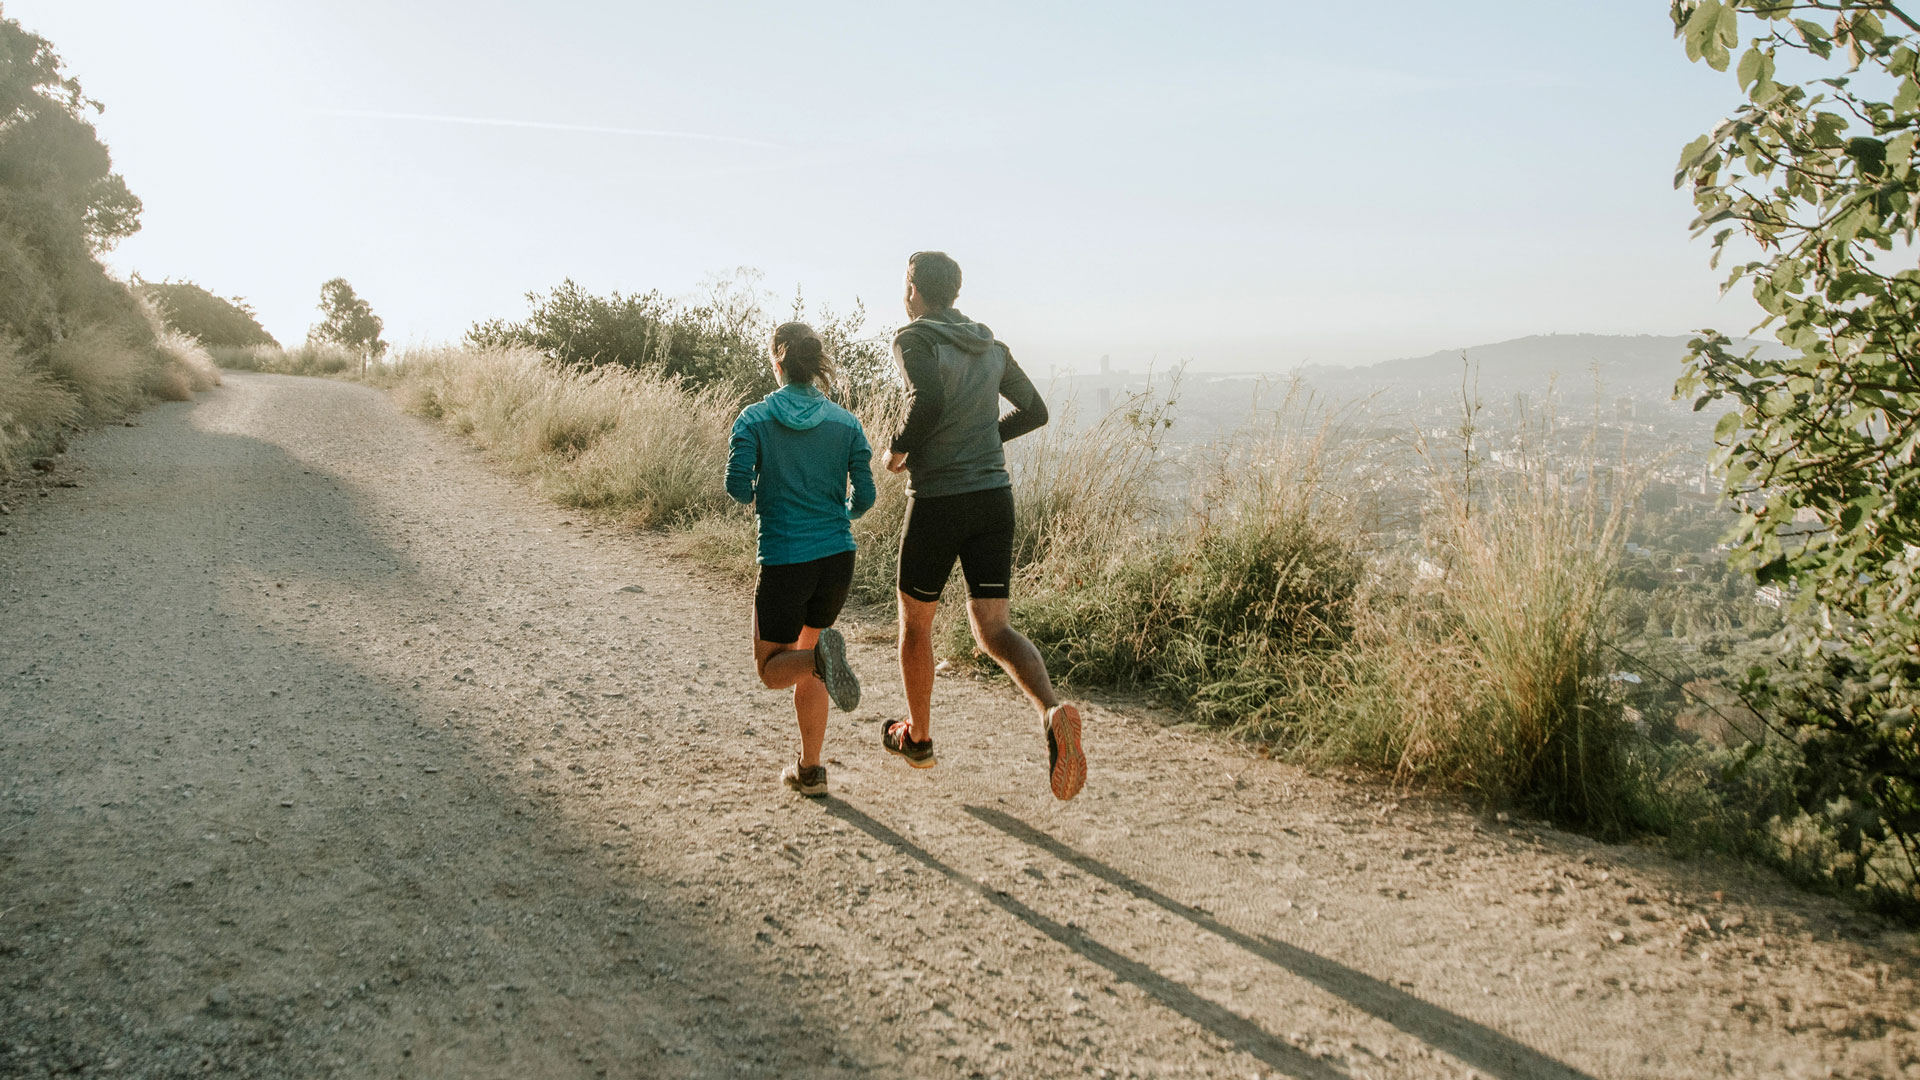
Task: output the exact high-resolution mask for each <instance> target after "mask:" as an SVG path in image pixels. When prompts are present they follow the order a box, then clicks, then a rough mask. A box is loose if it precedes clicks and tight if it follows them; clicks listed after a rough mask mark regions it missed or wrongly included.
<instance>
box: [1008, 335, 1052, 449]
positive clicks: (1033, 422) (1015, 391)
mask: <svg viewBox="0 0 1920 1080" xmlns="http://www.w3.org/2000/svg"><path fill="white" fill-rule="evenodd" d="M1000 347H1001V348H1002V349H1007V347H1006V346H1005V345H1001V346H1000ZM1000 396H1001V397H1003V398H1006V399H1007V400H1008V401H1009V402H1012V403H1013V411H1012V412H1010V413H1008V414H1007V415H1005V416H1003V417H1001V418H1000V441H1001V442H1003V443H1004V442H1012V441H1013V440H1015V439H1017V438H1019V437H1020V436H1022V435H1025V434H1026V433H1027V432H1029V431H1034V430H1036V429H1038V428H1040V427H1043V426H1045V424H1046V422H1047V403H1046V402H1045V401H1042V400H1041V399H1040V391H1038V390H1035V389H1034V388H1033V380H1032V379H1029V378H1027V373H1026V372H1024V371H1021V370H1020V365H1019V364H1018V363H1016V362H1015V361H1014V359H1013V350H1011V349H1007V367H1006V370H1005V371H1003V372H1001V374H1000Z"/></svg>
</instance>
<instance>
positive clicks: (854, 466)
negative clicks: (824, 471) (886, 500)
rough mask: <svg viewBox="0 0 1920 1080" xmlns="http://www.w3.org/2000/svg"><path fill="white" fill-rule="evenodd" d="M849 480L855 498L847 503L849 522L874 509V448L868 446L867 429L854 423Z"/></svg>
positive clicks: (849, 456)
mask: <svg viewBox="0 0 1920 1080" xmlns="http://www.w3.org/2000/svg"><path fill="white" fill-rule="evenodd" d="M848 441H849V443H850V444H851V445H849V446H848V448H847V478H848V479H849V480H852V481H853V498H851V499H849V500H848V501H847V518H848V519H849V520H851V519H853V518H857V517H859V516H860V515H861V514H864V513H866V512H867V511H869V510H871V509H873V500H874V491H873V447H872V446H869V445H868V444H867V432H866V429H864V428H862V427H861V426H860V421H859V420H855V421H854V422H853V438H852V439H850V440H848Z"/></svg>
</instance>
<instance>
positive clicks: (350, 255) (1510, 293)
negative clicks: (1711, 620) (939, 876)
mask: <svg viewBox="0 0 1920 1080" xmlns="http://www.w3.org/2000/svg"><path fill="white" fill-rule="evenodd" d="M5 12H6V14H7V15H8V16H10V17H12V18H17V19H19V20H20V21H21V23H22V24H23V25H24V26H25V27H26V28H27V29H28V30H30V31H33V32H36V33H40V34H42V35H45V36H47V37H48V38H50V39H51V40H52V41H53V42H54V43H55V44H56V46H57V47H58V48H59V50H60V52H61V53H62V55H63V57H64V58H65V60H66V63H67V66H68V69H69V70H70V71H71V72H72V73H73V74H74V75H76V76H77V77H78V78H79V79H80V80H81V81H82V83H83V85H84V86H85V87H86V90H87V92H88V94H89V95H90V96H92V97H96V98H99V99H100V100H102V101H104V102H105V103H106V106H107V111H106V114H105V115H104V116H102V117H100V118H99V119H98V126H99V128H100V130H101V134H102V137H103V138H104V139H105V141H106V142H107V144H108V145H109V146H110V147H111V148H112V150H113V153H114V157H115V162H116V166H117V168H118V169H119V170H120V171H121V172H123V173H124V174H125V176H126V178H127V181H128V183H129V185H130V186H131V187H132V189H133V190H134V192H135V193H136V194H138V195H139V196H140V197H141V198H142V199H143V200H144V202H145V206H146V210H145V214H144V217H143V223H144V227H143V229H142V230H141V232H140V233H139V234H138V235H136V236H134V237H133V238H131V239H130V240H127V241H125V242H124V243H123V244H122V245H121V246H120V247H119V248H118V249H117V250H116V251H115V252H114V253H113V254H112V256H111V259H110V261H111V264H112V265H113V266H114V268H115V269H116V270H117V271H119V272H121V273H127V272H134V271H137V272H138V273H140V274H142V275H144V276H146V277H148V278H153V279H158V278H163V277H172V278H175V279H179V278H186V279H191V280H193V281H195V282H198V283H199V284H201V285H204V286H206V287H207V288H209V289H211V290H213V291H214V292H216V293H219V294H221V295H239V296H244V297H245V298H247V299H248V300H249V301H250V302H251V303H252V304H253V305H254V306H255V307H256V308H257V309H258V311H259V313H260V315H261V318H262V321H263V322H264V323H265V324H266V325H267V327H268V329H269V330H271V331H272V332H273V333H274V334H275V335H276V336H278V337H279V338H280V339H281V341H282V342H284V343H289V344H290V343H292V342H295V341H298V340H300V339H301V338H303V337H304V335H305V332H306V328H307V327H308V325H310V324H311V323H312V322H313V321H314V320H315V319H316V317H317V316H316V314H315V303H316V300H317V298H318V290H319V285H320V283H321V282H322V281H324V280H326V279H327V278H330V277H333V276H336V275H340V276H345V277H346V278H348V279H349V280H350V281H351V282H352V283H353V284H354V286H355V287H356V289H357V290H358V291H359V292H360V294H361V295H363V296H365V297H366V298H367V299H368V300H369V301H371V302H372V304H373V306H374V309H375V310H376V311H377V312H378V313H379V314H380V315H381V316H383V317H384V318H385V319H386V323H387V335H386V336H387V338H388V340H390V341H392V342H394V343H395V344H397V345H407V344H417V343H427V342H436V341H442V340H447V339H451V338H456V337H458V336H459V335H460V334H461V333H462V332H463V331H464V329H465V328H466V327H467V326H468V325H469V324H470V323H472V322H473V321H475V320H478V319H484V318H488V317H493V316H505V317H510V318H511V317H518V316H519V315H521V314H522V313H524V311H525V304H524V301H523V299H522V295H523V294H524V293H526V292H527V291H529V290H544V289H546V288H549V287H551V286H552V285H555V284H557V283H558V282H559V281H560V280H561V279H562V278H565V277H569V276H570V277H572V278H574V279H575V280H576V281H578V282H580V283H581V284H582V285H583V286H585V287H587V288H589V289H591V290H593V291H596V292H605V291H608V290H613V289H619V290H623V291H646V290H649V289H654V288H658V289H661V290H663V291H665V292H667V293H669V294H681V293H687V292H690V291H691V290H693V289H694V288H695V287H696V286H697V285H698V283H699V282H700V281H701V279H702V278H703V277H705V276H707V275H708V274H710V273H713V272H723V271H728V270H730V269H732V268H734V267H738V266H751V267H755V268H758V269H759V270H761V271H764V273H765V284H766V286H767V288H768V289H769V290H770V291H771V292H773V293H775V294H779V295H785V294H789V293H791V292H792V290H793V289H795V288H796V287H798V288H800V289H802V290H803V291H804V292H805V294H806V296H807V297H808V298H809V300H810V301H813V302H826V303H829V304H832V305H834V306H836V307H845V306H847V305H848V304H850V303H851V302H852V301H853V299H854V298H856V297H858V298H860V299H862V300H864V301H865V302H866V304H867V306H868V309H869V311H870V312H871V313H872V314H873V316H874V318H873V320H872V322H873V325H875V326H878V327H882V328H884V327H890V326H892V325H894V324H895V323H897V322H899V321H901V317H900V312H899V300H898V293H899V288H900V286H899V282H900V274H901V267H902V263H903V261H904V257H905V256H906V254H907V253H909V252H911V251H913V250H915V249H918V248H941V249H944V250H947V251H949V252H951V253H953V254H954V255H955V256H956V257H957V258H958V259H959V260H960V262H961V264H962V265H963V266H964V267H965V270H966V274H967V285H966V289H965V292H964V294H963V296H962V298H961V305H960V306H961V307H962V308H964V309H965V310H967V311H968V312H969V313H970V314H973V315H975V316H977V317H979V318H981V319H983V320H984V321H986V322H989V323H990V324H992V325H993V326H994V327H995V329H996V330H997V331H998V332H999V333H1000V334H1001V336H1003V337H1005V338H1006V339H1007V340H1009V341H1010V342H1012V343H1013V344H1014V346H1015V348H1016V349H1017V350H1018V351H1019V353H1020V355H1021V356H1022V357H1023V359H1025V360H1026V362H1027V363H1028V365H1029V366H1030V367H1032V368H1034V369H1035V370H1037V371H1047V370H1049V369H1061V370H1086V369H1088V368H1091V367H1092V366H1094V365H1095V364H1097V363H1098V360H1099V357H1100V356H1102V355H1110V356H1111V357H1112V358H1113V363H1114V364H1115V366H1129V365H1130V366H1135V367H1138V366H1143V365H1145V364H1146V363H1148V362H1151V361H1155V360H1158V361H1159V362H1161V363H1167V362H1172V361H1181V360H1186V361H1191V362H1193V363H1194V364H1195V365H1196V366H1197V367H1199V368H1202V369H1270V368H1280V367H1289V366H1292V365H1295V364H1299V363H1302V362H1316V363H1360V362H1371V361H1377V360H1383V359H1388V358H1391V357H1397V356H1408V355H1417V354H1424V353H1428V352H1431V351H1433V350H1436V349H1441V348H1451V347H1459V346H1466V345H1473V344H1477V343H1481V342H1490V341H1498V340H1503V339H1507V338H1514V337H1519V336H1522V335H1527V334H1535V333H1549V332H1593V333H1609V334H1612V333H1655V334H1676V333H1684V332H1687V331H1689V330H1691V329H1694V328H1697V327H1699V326H1703V325H1716V326H1719V327H1721V328H1723V329H1727V330H1729V331H1732V332H1736V333H1737V332H1743V331H1745V330H1746V329H1747V328H1748V327H1749V326H1750V325H1751V324H1752V322H1753V321H1754V316H1753V308H1752V307H1751V305H1750V303H1749V302H1748V301H1747V300H1746V299H1745V298H1744V297H1741V298H1737V299H1730V300H1728V301H1726V302H1724V303H1722V302H1720V301H1719V298H1718V283H1719V278H1720V275H1719V274H1718V273H1717V272H1715V271H1713V270H1710V269H1709V268H1708V267H1707V265H1706V263H1707V257H1708V252H1707V249H1706V247H1705V245H1704V244H1693V243H1690V242H1689V241H1688V239H1687V224H1688V221H1689V220H1690V217H1691V208H1690V206H1689V204H1688V200H1687V198H1686V197H1685V196H1684V195H1682V194H1680V193H1677V192H1675V191H1673V190H1672V188H1671V176H1672V169H1673V164H1674V161H1675V159H1676V157H1677V155H1678V152H1679V149H1680V147H1681V146H1682V145H1684V144H1685V143H1686V142H1687V141H1688V140H1689V139H1691V138H1693V137H1694V136H1696V135H1698V134H1699V133H1701V132H1702V131H1705V130H1706V129H1707V128H1708V127H1710V126H1711V125H1712V124H1713V122H1714V121H1716V120H1717V119H1718V118H1719V117H1720V116H1722V115H1723V114H1724V113H1725V112H1726V111H1727V110H1728V109H1729V108H1730V107H1731V105H1732V104H1733V90H1732V87H1731V85H1730V84H1729V83H1728V80H1727V79H1726V78H1725V77H1723V76H1718V75H1716V74H1715V73H1713V72H1711V71H1709V70H1706V69H1705V68H1704V67H1702V66H1699V65H1689V64H1688V63H1687V62H1686V59H1685V57H1684V56H1683V55H1682V52H1681V49H1680V46H1679V45H1678V44H1677V43H1676V42H1675V41H1674V40H1673V39H1672V31H1671V25H1670V23H1669V21H1668V17H1667V12H1666V7H1665V5H1664V4H1656V3H1650V2H1649V3H1633V4H1623V3H1613V2H1606V3H1602V2H1597V0H1589V2H1583V3H1575V4H1567V5H1555V6H1552V7H1549V8H1541V7H1539V6H1536V5H1517V4H1512V3H1488V2H1481V3H1462V4H1454V5H1447V6H1444V7H1436V6H1434V5H1429V4H1413V3H1387V4H1381V5H1369V6H1367V7H1366V8H1365V9H1364V11H1363V10H1361V9H1355V8H1349V7H1345V6H1342V5H1331V4H1302V3H1261V4H1199V5H1186V6H1183V7H1181V8H1178V9H1175V8H1171V7H1168V6H1164V5H1144V4H1109V5H1101V6H1099V7H1095V6H1092V5H1067V4H1037V5H1036V4H1017V5H1016V4H987V5H971V6H967V7H965V8H944V9H943V8H931V7H925V6H920V7H913V6H888V5H870V4H854V3H819V4H810V5H805V6H804V7H801V6H793V5H774V4H676V5H657V4H645V3H643V4H630V5H618V6H614V5H598V4H592V5H589V4H551V5H539V6H534V5H525V6H514V5H505V4H497V3H480V4H476V3H463V4H452V3H440V2H434V3H410V4H404V5H393V4H373V3H342V4H330V5H315V6H305V5H303V6H300V7H298V8H296V7H294V6H292V5H277V4H276V5H256V4H242V3H198V2H190V3H185V4H179V5H164V6H156V5H151V4H136V3H131V2H97V0H16V2H11V3H8V4H6V5H5ZM1676 364H1677V358H1676Z"/></svg>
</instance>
